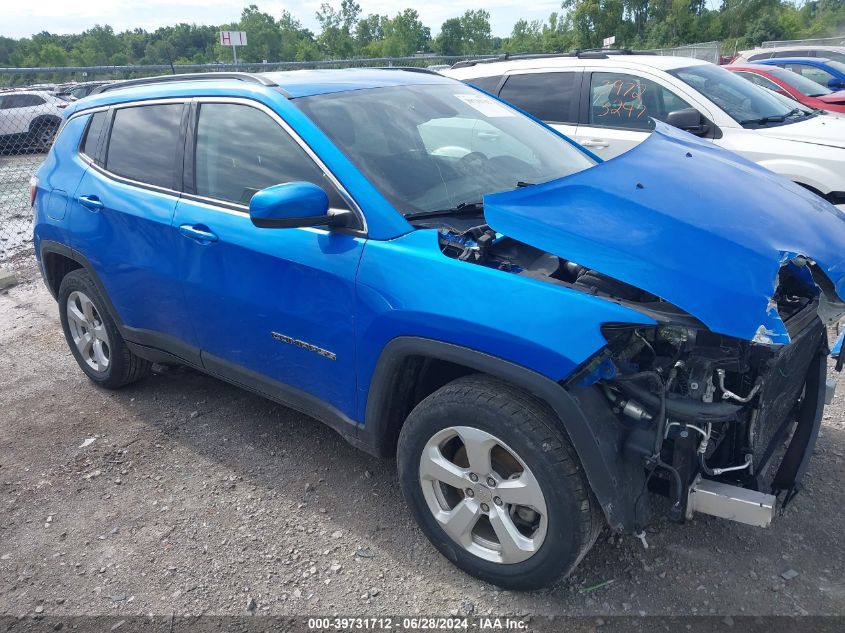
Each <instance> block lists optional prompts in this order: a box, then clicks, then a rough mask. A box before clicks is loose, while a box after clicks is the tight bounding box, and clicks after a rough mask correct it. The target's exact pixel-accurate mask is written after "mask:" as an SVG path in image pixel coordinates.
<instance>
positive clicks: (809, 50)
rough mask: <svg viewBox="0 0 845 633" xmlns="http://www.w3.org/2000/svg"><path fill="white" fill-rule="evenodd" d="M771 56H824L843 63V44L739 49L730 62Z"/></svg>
mask: <svg viewBox="0 0 845 633" xmlns="http://www.w3.org/2000/svg"><path fill="white" fill-rule="evenodd" d="M773 57H826V58H827V59H835V60H836V61H838V62H842V63H843V64H845V46H816V45H813V44H805V45H803V46H775V47H772V48H755V49H753V50H750V51H740V52H739V54H738V55H737V56H736V59H734V60H733V61H732V62H731V63H732V64H746V63H752V62H758V61H760V60H761V59H772V58H773Z"/></svg>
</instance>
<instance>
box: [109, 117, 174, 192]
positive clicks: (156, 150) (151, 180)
mask: <svg viewBox="0 0 845 633" xmlns="http://www.w3.org/2000/svg"><path fill="white" fill-rule="evenodd" d="M181 119H182V104H181V103H176V104H166V105H150V106H133V107H129V108H120V109H118V110H116V111H115V113H114V123H113V124H112V130H111V135H110V137H109V146H108V152H107V154H106V169H107V170H108V171H110V172H112V173H113V174H115V175H117V176H123V177H124V178H129V179H130V180H136V181H138V182H142V183H147V184H150V185H155V186H157V187H166V188H168V189H173V188H175V182H176V174H177V172H178V171H179V170H178V169H177V165H176V157H177V155H178V148H179V136H180V134H179V132H180V127H181Z"/></svg>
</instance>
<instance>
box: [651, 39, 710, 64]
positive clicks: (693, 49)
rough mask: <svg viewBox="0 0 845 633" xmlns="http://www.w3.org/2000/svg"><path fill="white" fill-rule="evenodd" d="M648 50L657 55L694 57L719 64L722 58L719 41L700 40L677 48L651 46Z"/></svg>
mask: <svg viewBox="0 0 845 633" xmlns="http://www.w3.org/2000/svg"><path fill="white" fill-rule="evenodd" d="M647 52H649V53H654V54H655V55H664V56H666V55H670V56H673V57H692V58H693V59H701V60H704V61H707V62H712V63H714V64H718V63H719V60H720V53H719V42H700V43H698V44H686V45H684V46H676V47H675V48H650V49H647Z"/></svg>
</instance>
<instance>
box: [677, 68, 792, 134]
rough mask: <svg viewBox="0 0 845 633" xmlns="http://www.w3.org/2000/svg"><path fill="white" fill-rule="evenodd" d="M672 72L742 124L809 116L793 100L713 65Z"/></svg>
mask: <svg viewBox="0 0 845 633" xmlns="http://www.w3.org/2000/svg"><path fill="white" fill-rule="evenodd" d="M669 74H670V75H674V76H675V77H677V78H678V79H680V80H681V81H683V82H684V83H685V84H687V85H688V86H690V87H691V88H693V89H694V90H696V91H698V92H700V93H701V94H702V95H704V96H705V97H706V98H707V99H709V100H710V101H712V102H713V103H715V104H716V105H717V106H719V107H720V108H721V109H722V110H724V111H725V113H726V114H727V115H728V116H729V117H731V118H732V119H734V120H735V121H737V122H738V123H740V124H741V125H743V126H751V127H759V126H763V125H771V124H783V123H790V122H792V120H791V119H790V118H789V117H791V116H795V117H799V118H800V117H804V116H806V115H805V114H804V113H803V112H800V111H799V112H795V105H794V103H795V102H794V101H792V100H791V99H785V98H779V97H780V95H778V94H776V93H774V92H770V91H768V90H760V88H759V87H758V86H755V85H754V84H752V83H751V82H750V81H745V79H743V78H742V77H737V76H736V74H734V73H732V72H731V71H729V70H725V69H724V68H719V67H718V66H715V65H713V64H701V65H696V66H688V67H686V68H677V69H675V70H670V71H669ZM790 103H791V104H793V105H792V107H790V105H789V104H790ZM795 120H797V118H796V119H795Z"/></svg>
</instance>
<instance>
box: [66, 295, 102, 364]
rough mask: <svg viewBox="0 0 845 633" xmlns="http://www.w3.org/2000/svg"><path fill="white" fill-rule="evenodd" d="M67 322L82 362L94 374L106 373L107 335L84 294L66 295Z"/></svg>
mask: <svg viewBox="0 0 845 633" xmlns="http://www.w3.org/2000/svg"><path fill="white" fill-rule="evenodd" d="M67 322H68V327H69V329H70V335H71V338H72V339H73V342H74V344H75V345H76V349H77V350H79V353H80V355H81V356H82V360H84V361H85V363H86V364H87V365H88V366H89V367H90V368H91V369H93V370H94V371H96V372H104V371H106V370H107V369H108V368H109V365H110V364H111V360H110V354H111V345H110V343H109V335H108V332H107V331H106V326H105V324H104V323H103V319H102V318H101V317H100V313H99V311H98V310H97V308H96V306H95V305H94V302H93V301H91V299H90V298H89V297H88V295H86V294H85V293H84V292H80V291H78V290H74V291H73V292H71V293H70V295H68V298H67Z"/></svg>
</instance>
